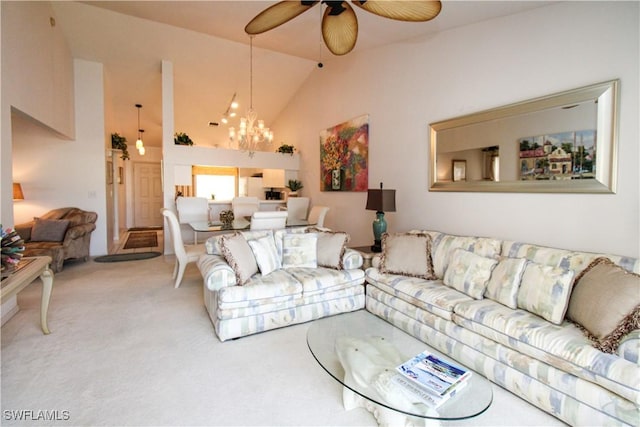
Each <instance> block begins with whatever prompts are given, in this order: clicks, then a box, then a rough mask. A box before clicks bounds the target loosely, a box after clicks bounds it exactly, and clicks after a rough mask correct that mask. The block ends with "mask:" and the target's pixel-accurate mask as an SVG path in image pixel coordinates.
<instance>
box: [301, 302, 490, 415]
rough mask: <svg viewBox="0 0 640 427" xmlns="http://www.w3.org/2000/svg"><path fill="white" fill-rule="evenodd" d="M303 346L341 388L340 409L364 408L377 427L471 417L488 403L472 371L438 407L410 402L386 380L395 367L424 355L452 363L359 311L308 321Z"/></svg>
mask: <svg viewBox="0 0 640 427" xmlns="http://www.w3.org/2000/svg"><path fill="white" fill-rule="evenodd" d="M307 345H308V346H309V350H311V353H312V354H313V357H315V359H316V360H317V361H318V363H319V364H320V366H322V368H324V370H325V371H327V373H329V375H331V376H332V377H333V378H334V379H336V380H337V381H338V382H340V384H342V385H343V386H344V388H343V403H344V406H345V409H346V410H350V409H353V408H355V407H364V408H366V409H367V410H368V411H370V412H372V413H373V414H374V416H375V417H376V419H377V421H378V423H379V424H380V425H405V424H406V422H405V421H406V420H407V418H408V417H409V418H411V417H419V418H423V419H425V418H426V419H434V420H459V419H465V418H471V417H474V416H476V415H479V414H481V413H483V412H484V411H485V410H486V409H487V408H488V407H489V406H490V405H491V402H492V401H493V391H492V389H491V383H490V382H489V381H488V380H487V379H485V378H484V377H483V376H481V375H480V374H478V373H475V372H474V373H473V374H472V375H471V377H470V378H469V379H468V381H469V383H468V384H467V386H466V387H464V388H462V389H461V390H460V391H459V392H458V393H457V394H455V395H454V396H452V397H451V398H450V399H449V400H447V401H446V402H444V403H443V404H442V405H441V406H439V407H438V408H435V409H434V408H433V407H432V406H429V405H426V404H425V403H422V402H420V401H418V399H415V398H412V397H411V396H412V395H411V393H407V392H406V389H405V390H403V389H402V386H401V385H399V384H397V383H395V382H394V381H393V380H392V377H393V376H396V375H400V374H398V373H397V372H396V370H395V367H396V366H398V365H399V364H401V363H403V362H405V361H407V360H409V359H410V358H412V357H414V356H416V355H418V354H419V353H421V352H423V351H425V350H428V351H430V352H432V353H434V354H435V355H437V356H438V357H441V358H442V359H444V360H449V361H454V360H452V359H451V358H449V357H447V356H446V355H443V354H442V353H440V352H438V351H436V350H435V349H433V348H431V347H429V346H428V345H427V344H425V343H423V342H422V341H420V340H418V339H416V338H414V337H412V336H411V335H409V334H407V333H405V332H404V331H402V330H400V329H398V328H396V327H395V326H393V325H391V324H390V323H387V322H386V321H384V320H382V319H380V318H378V317H377V316H375V315H373V314H371V313H369V312H367V311H365V310H359V311H355V312H351V313H345V314H339V315H335V316H331V317H325V318H323V319H319V320H316V321H314V322H313V323H312V324H311V325H310V326H309V330H308V332H307ZM454 362H455V361H454ZM455 363H456V364H458V365H460V363H458V362H455Z"/></svg>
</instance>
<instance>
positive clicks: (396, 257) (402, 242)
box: [380, 233, 435, 280]
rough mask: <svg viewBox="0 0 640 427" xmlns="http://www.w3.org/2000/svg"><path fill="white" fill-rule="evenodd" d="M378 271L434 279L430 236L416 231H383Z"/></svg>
mask: <svg viewBox="0 0 640 427" xmlns="http://www.w3.org/2000/svg"><path fill="white" fill-rule="evenodd" d="M380 272H381V273H390V274H402V275H405V276H413V277H420V278H423V279H427V280H435V275H434V274H433V265H432V263H431V237H430V236H429V235H428V234H418V233H396V234H389V233H385V234H384V235H383V236H382V258H381V261H380Z"/></svg>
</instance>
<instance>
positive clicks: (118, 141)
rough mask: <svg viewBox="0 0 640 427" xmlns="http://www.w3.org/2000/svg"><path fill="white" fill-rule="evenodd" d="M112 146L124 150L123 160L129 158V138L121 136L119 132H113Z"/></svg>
mask: <svg viewBox="0 0 640 427" xmlns="http://www.w3.org/2000/svg"><path fill="white" fill-rule="evenodd" d="M111 148H113V149H116V150H122V156H121V157H122V160H128V159H129V150H127V138H125V137H124V136H120V135H119V134H118V133H112V134H111Z"/></svg>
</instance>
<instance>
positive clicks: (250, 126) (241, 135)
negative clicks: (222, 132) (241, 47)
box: [229, 36, 273, 157]
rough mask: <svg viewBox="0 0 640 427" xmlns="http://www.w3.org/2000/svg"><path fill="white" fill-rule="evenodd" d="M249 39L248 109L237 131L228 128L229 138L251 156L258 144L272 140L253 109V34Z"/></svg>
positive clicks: (269, 132) (269, 131) (271, 132)
mask: <svg viewBox="0 0 640 427" xmlns="http://www.w3.org/2000/svg"><path fill="white" fill-rule="evenodd" d="M249 40H250V43H249V46H250V47H249V49H250V58H249V67H250V68H249V109H248V110H247V113H246V117H241V118H240V125H239V126H238V130H237V131H236V129H235V128H234V127H230V128H229V139H230V140H231V141H232V142H237V143H238V148H239V149H240V150H242V151H248V152H249V156H250V157H253V155H254V154H255V152H256V151H258V147H259V146H261V145H264V144H270V143H271V141H273V131H271V130H270V129H269V128H268V127H265V125H264V120H258V113H257V112H256V111H255V110H254V109H253V36H252V37H250V39H249Z"/></svg>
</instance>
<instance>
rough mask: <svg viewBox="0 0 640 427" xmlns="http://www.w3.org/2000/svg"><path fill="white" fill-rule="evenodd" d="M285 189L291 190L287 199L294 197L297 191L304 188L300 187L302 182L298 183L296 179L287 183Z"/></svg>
mask: <svg viewBox="0 0 640 427" xmlns="http://www.w3.org/2000/svg"><path fill="white" fill-rule="evenodd" d="M287 188H288V189H289V190H291V192H290V193H289V197H295V196H297V195H298V191H299V190H302V189H303V188H304V185H302V181H298V180H297V179H290V180H289V182H288V183H287Z"/></svg>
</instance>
